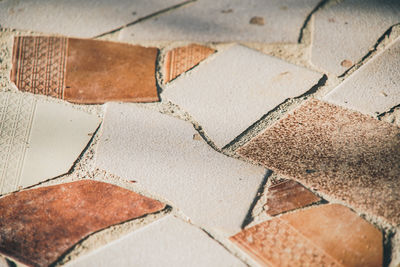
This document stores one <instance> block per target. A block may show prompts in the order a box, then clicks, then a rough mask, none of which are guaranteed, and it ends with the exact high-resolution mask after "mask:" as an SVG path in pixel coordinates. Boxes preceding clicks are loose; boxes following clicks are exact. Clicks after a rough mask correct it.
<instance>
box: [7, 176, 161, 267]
mask: <svg viewBox="0 0 400 267" xmlns="http://www.w3.org/2000/svg"><path fill="white" fill-rule="evenodd" d="M163 208H164V204H162V203H160V202H158V201H156V200H153V199H149V198H147V197H144V196H141V195H139V194H137V193H134V192H131V191H129V190H127V189H123V188H120V187H118V186H115V185H111V184H107V183H102V182H96V181H90V180H84V181H78V182H72V183H67V184H61V185H55V186H48V187H42V188H37V189H32V190H27V191H22V192H19V193H15V194H12V195H8V196H6V197H4V198H1V199H0V252H1V253H3V254H5V255H7V256H9V257H12V258H15V259H16V260H18V261H20V262H22V263H24V264H28V265H32V266H47V265H49V264H51V263H53V262H54V261H55V260H57V259H58V258H59V257H60V256H61V255H62V254H63V253H65V252H66V251H67V250H68V249H69V248H71V247H72V246H73V245H74V244H75V243H76V242H78V241H79V240H81V239H82V238H84V237H85V236H87V235H89V234H91V233H94V232H96V231H98V230H101V229H103V228H106V227H109V226H111V225H114V224H118V223H121V222H124V221H126V220H131V219H134V218H138V217H140V216H143V215H145V214H148V213H152V212H156V211H159V210H161V209H163Z"/></svg>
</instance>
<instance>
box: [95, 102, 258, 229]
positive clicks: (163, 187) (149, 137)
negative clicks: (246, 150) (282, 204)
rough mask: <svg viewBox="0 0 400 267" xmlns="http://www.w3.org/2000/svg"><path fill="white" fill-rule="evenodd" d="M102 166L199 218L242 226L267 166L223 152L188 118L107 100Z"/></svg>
mask: <svg viewBox="0 0 400 267" xmlns="http://www.w3.org/2000/svg"><path fill="white" fill-rule="evenodd" d="M102 125H103V129H102V131H103V133H102V135H101V137H100V141H99V147H98V151H97V163H96V164H97V166H98V167H99V168H101V169H104V170H107V171H109V172H111V173H114V174H116V175H118V176H120V177H122V178H125V179H134V180H135V181H137V184H139V185H140V186H143V188H145V189H146V190H149V192H152V193H155V194H158V195H159V196H161V197H163V198H165V199H167V200H169V201H171V202H172V203H173V204H174V205H176V207H177V208H179V209H180V210H182V211H183V212H184V213H185V214H186V215H187V216H189V217H190V218H191V219H192V220H193V221H194V222H195V223H198V224H201V225H203V226H209V227H214V228H218V229H219V230H221V231H222V232H225V233H229V234H231V233H233V232H235V231H239V230H240V229H241V225H242V223H243V221H244V220H245V218H246V215H247V213H248V210H249V208H250V206H251V205H252V202H253V199H254V197H255V196H256V194H257V190H258V188H259V186H260V185H261V183H262V182H263V177H264V175H265V169H264V168H261V167H257V166H253V165H251V164H247V163H244V162H242V161H239V160H236V159H233V158H229V157H227V156H225V155H222V154H220V153H217V152H216V151H214V150H213V149H212V148H211V147H209V146H208V145H207V144H206V143H205V142H204V141H203V140H196V139H193V136H194V134H196V133H197V132H196V131H195V129H194V128H193V126H192V125H191V124H190V123H188V122H185V121H182V120H179V119H176V118H172V117H170V116H167V115H164V114H160V113H158V112H156V111H152V110H148V109H144V108H141V107H138V106H135V105H132V104H130V105H128V104H116V103H109V104H107V110H106V114H105V118H104V122H103V124H102Z"/></svg>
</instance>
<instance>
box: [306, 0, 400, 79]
mask: <svg viewBox="0 0 400 267" xmlns="http://www.w3.org/2000/svg"><path fill="white" fill-rule="evenodd" d="M399 22H400V2H399V1H397V0H346V1H341V2H339V3H338V4H336V5H334V4H331V5H329V6H327V7H326V8H323V9H322V10H319V11H318V12H316V13H315V21H314V29H315V30H314V36H313V41H312V47H311V51H312V52H311V62H312V63H313V64H314V65H316V66H318V67H319V68H321V69H323V70H325V71H328V72H330V73H333V74H336V75H340V74H342V73H343V72H344V71H345V70H347V69H348V68H349V67H351V66H352V65H353V64H354V63H357V62H358V61H359V60H361V58H362V57H363V56H364V55H366V54H367V53H368V51H369V49H371V48H372V47H373V46H374V45H375V43H376V42H377V41H378V39H379V38H380V37H381V36H382V35H383V33H384V32H385V31H386V30H388V29H389V28H390V27H391V26H392V25H394V24H396V23H399ZM365 29H368V30H365Z"/></svg>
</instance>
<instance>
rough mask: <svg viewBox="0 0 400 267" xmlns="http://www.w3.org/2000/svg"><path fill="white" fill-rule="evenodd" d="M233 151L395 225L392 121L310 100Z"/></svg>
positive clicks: (398, 219) (399, 198)
mask: <svg viewBox="0 0 400 267" xmlns="http://www.w3.org/2000/svg"><path fill="white" fill-rule="evenodd" d="M238 153H239V154H241V155H243V156H245V157H247V158H249V159H251V160H253V161H255V162H258V163H261V164H262V165H264V166H266V167H267V168H270V169H272V170H274V171H277V172H280V173H282V174H284V175H286V176H289V177H291V178H294V179H297V180H299V181H301V183H303V184H305V185H307V186H308V187H310V188H314V189H316V190H318V191H321V192H323V193H326V194H328V195H330V196H333V197H334V198H336V199H340V200H343V201H346V202H347V203H349V204H350V205H352V206H353V207H355V208H357V209H359V210H360V211H363V212H367V213H370V214H374V215H376V216H379V217H381V218H384V219H386V220H387V221H388V222H390V223H392V224H396V225H397V224H399V223H400V216H399V214H400V194H399V192H400V183H399V182H398V181H399V177H400V164H399V162H400V129H399V128H397V127H395V126H393V125H390V124H388V123H385V122H381V121H378V120H375V119H374V118H372V117H368V116H366V115H363V114H360V113H357V112H353V111H350V110H347V109H344V108H341V107H338V106H335V105H332V104H328V103H325V102H321V101H318V100H314V99H312V100H309V101H307V102H306V103H304V104H303V105H302V106H300V107H299V108H297V109H296V110H295V111H294V112H292V113H291V114H289V115H288V116H286V117H285V118H283V119H281V120H280V121H278V122H277V123H275V124H274V125H272V126H271V127H270V128H268V129H267V130H265V131H264V132H263V133H261V134H260V135H258V136H257V137H255V138H253V139H252V140H251V141H250V142H249V143H248V144H246V145H245V146H243V147H242V148H240V149H239V150H238Z"/></svg>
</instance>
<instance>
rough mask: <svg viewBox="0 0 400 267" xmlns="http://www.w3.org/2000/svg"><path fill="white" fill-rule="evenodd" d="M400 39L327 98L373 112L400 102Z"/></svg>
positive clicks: (370, 113)
mask: <svg viewBox="0 0 400 267" xmlns="http://www.w3.org/2000/svg"><path fill="white" fill-rule="evenodd" d="M399 70H400V38H397V40H396V41H395V42H393V44H392V45H390V46H389V47H387V48H386V49H385V50H384V51H383V52H381V53H380V54H378V55H375V56H374V57H373V58H372V59H371V60H369V61H368V62H367V63H366V64H365V65H363V66H362V67H361V68H360V69H358V70H356V71H355V72H354V73H353V74H352V75H351V76H350V77H348V78H347V79H346V80H344V82H343V83H342V84H340V85H339V86H338V87H337V88H336V89H334V90H332V91H331V92H330V93H329V94H327V95H326V96H325V97H324V98H323V100H326V101H328V102H331V103H333V104H337V105H340V106H343V107H346V108H350V109H355V110H357V111H360V112H362V113H366V114H369V115H372V116H374V115H377V114H380V113H383V112H386V111H389V110H390V109H391V108H392V107H394V106H397V105H399V104H400V71H399Z"/></svg>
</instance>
